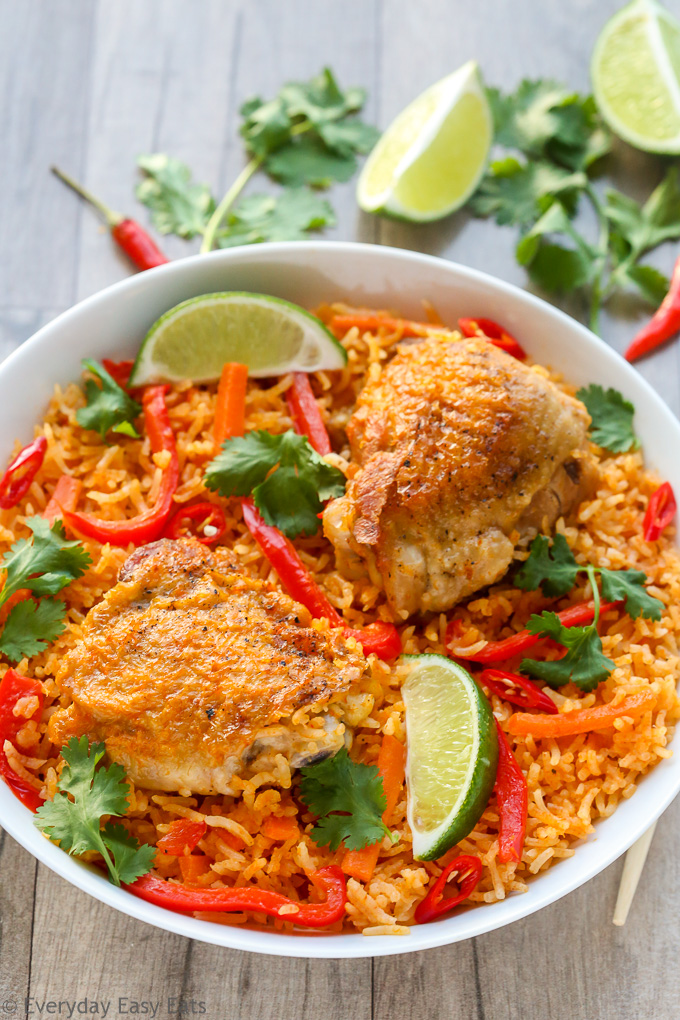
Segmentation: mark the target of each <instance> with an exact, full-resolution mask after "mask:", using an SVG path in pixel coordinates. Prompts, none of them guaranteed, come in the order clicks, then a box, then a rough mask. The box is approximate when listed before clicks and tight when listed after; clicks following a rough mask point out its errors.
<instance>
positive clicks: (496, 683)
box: [477, 669, 557, 715]
mask: <svg viewBox="0 0 680 1020" xmlns="http://www.w3.org/2000/svg"><path fill="white" fill-rule="evenodd" d="M477 679H478V680H479V682H480V684H483V685H484V686H485V687H488V689H489V690H490V691H491V693H492V694H495V695H496V696H497V697H498V698H502V699H503V700H504V701H508V702H509V703H510V704H511V705H517V707H518V708H539V709H541V710H542V711H543V712H549V713H550V714H551V715H556V714H557V705H556V704H555V702H554V701H553V700H552V698H550V697H548V695H547V694H545V693H544V692H543V691H542V690H540V689H539V688H538V687H537V686H536V684H534V683H532V682H531V680H528V679H527V678H526V677H525V676H520V674H519V673H508V672H507V671H506V670H504V669H485V670H483V671H482V673H481V674H480V675H479V677H478V678H477Z"/></svg>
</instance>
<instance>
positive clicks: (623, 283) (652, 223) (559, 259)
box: [470, 81, 680, 330]
mask: <svg viewBox="0 0 680 1020" xmlns="http://www.w3.org/2000/svg"><path fill="white" fill-rule="evenodd" d="M487 94H488V97H489V101H490V104H491V108H492V112H493V117H494V127H495V142H496V144H497V145H499V146H503V147H505V149H506V153H505V157H504V158H502V159H497V160H496V161H494V162H492V163H491V164H490V166H489V170H488V171H487V174H486V176H485V177H484V179H483V180H482V182H481V184H480V187H479V189H478V191H477V192H476V194H475V195H474V196H473V197H472V199H471V203H470V206H471V209H472V211H473V213H474V214H475V215H477V216H493V217H495V219H496V221H497V222H498V223H500V224H508V223H516V224H518V225H519V226H520V229H521V230H522V232H523V236H522V237H521V239H520V241H519V243H518V245H517V253H516V254H517V261H518V262H519V263H520V264H521V265H524V266H526V268H527V271H528V273H529V275H530V276H531V278H532V279H533V280H534V281H535V282H536V283H537V284H538V285H539V286H541V287H543V289H544V290H546V291H548V292H550V293H569V292H571V291H574V290H577V289H580V290H582V291H583V292H584V293H587V294H589V297H590V325H591V328H593V329H595V330H596V329H597V325H598V320H599V312H600V308H601V306H602V304H603V303H604V302H605V301H606V300H607V299H608V298H609V297H610V296H611V295H612V294H613V293H614V292H615V291H616V290H618V289H621V288H629V287H633V288H634V289H636V290H637V291H638V292H639V294H640V296H641V297H642V298H643V300H645V301H647V302H649V303H650V304H652V305H655V306H656V305H658V304H659V302H660V301H661V299H662V298H663V296H664V294H665V293H666V290H667V288H668V280H667V279H666V277H665V276H663V274H662V273H660V272H659V271H658V270H656V269H655V268H654V267H653V266H649V265H643V264H641V262H640V259H642V258H643V257H644V256H645V255H646V254H647V252H649V251H650V250H651V249H652V248H655V247H656V246H657V245H658V244H661V243H663V242H664V241H667V240H671V239H675V238H678V237H680V179H679V175H678V170H677V168H676V167H671V168H670V169H669V170H668V172H667V174H666V176H665V177H664V179H663V181H662V182H661V184H659V185H658V187H657V188H656V189H655V190H654V191H653V192H652V194H651V195H650V197H649V198H648V200H647V201H646V202H645V203H644V205H639V204H638V203H637V202H636V201H635V200H634V199H632V198H630V197H628V196H627V195H624V194H623V193H621V192H620V191H616V190H615V189H613V188H608V189H605V190H599V189H597V188H596V186H595V184H594V174H595V164H596V163H597V161H598V160H599V159H600V158H601V157H602V156H604V155H606V154H607V153H608V152H609V150H610V147H611V135H610V133H609V131H608V129H607V128H606V127H605V125H604V124H603V122H602V120H601V119H600V117H599V114H598V113H597V109H596V106H595V103H594V101H593V98H592V96H580V95H578V94H577V93H575V92H570V91H569V90H567V89H565V88H563V87H562V86H561V85H559V84H557V83H555V82H552V81H523V82H522V83H521V85H520V86H519V87H518V88H517V90H516V91H515V92H514V93H509V94H507V95H504V94H502V93H501V92H500V91H499V90H498V89H488V90H487ZM581 198H585V199H586V200H587V201H588V202H589V203H590V206H591V208H592V210H593V212H594V214H595V219H596V221H597V230H596V235H595V236H592V237H590V236H586V235H584V234H583V233H582V232H581V231H580V230H577V229H576V227H575V226H574V223H573V220H574V217H575V216H576V214H577V212H578V211H579V206H580V200H581Z"/></svg>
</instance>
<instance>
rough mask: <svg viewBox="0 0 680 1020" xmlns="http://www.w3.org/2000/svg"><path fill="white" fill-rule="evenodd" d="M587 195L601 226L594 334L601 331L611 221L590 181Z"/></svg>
mask: <svg viewBox="0 0 680 1020" xmlns="http://www.w3.org/2000/svg"><path fill="white" fill-rule="evenodd" d="M584 191H585V194H586V195H587V196H588V198H589V199H590V203H591V205H592V207H593V209H594V210H595V215H596V216H597V221H598V224H599V236H598V239H597V249H596V250H597V253H598V256H599V259H598V270H597V273H596V274H595V278H594V279H593V283H592V291H591V296H590V315H589V323H588V324H589V326H590V329H591V330H592V332H593V333H598V334H599V331H600V309H601V308H602V302H603V298H604V291H603V289H602V274H603V271H604V269H605V264H606V261H607V253H608V252H609V220H608V219H607V216H606V213H605V210H604V206H603V205H602V202H601V201H600V197H599V195H598V194H597V192H596V191H595V189H594V188H593V186H592V184H591V183H590V181H589V182H588V183H587V184H586V186H585V189H584Z"/></svg>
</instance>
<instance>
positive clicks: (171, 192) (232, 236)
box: [137, 68, 379, 251]
mask: <svg viewBox="0 0 680 1020" xmlns="http://www.w3.org/2000/svg"><path fill="white" fill-rule="evenodd" d="M365 100H366V93H365V92H364V90H363V89H358V88H350V89H347V90H343V89H341V88H340V86H339V85H338V83H337V81H336V80H335V77H334V76H333V73H332V72H331V71H330V70H329V69H328V68H325V69H324V70H323V71H322V72H321V74H319V75H317V76H316V77H314V78H312V79H311V80H310V81H308V82H289V83H288V84H287V85H284V86H283V87H282V88H281V89H280V91H279V92H278V94H277V95H276V96H275V97H274V99H270V100H264V99H261V98H260V97H255V98H253V99H249V100H247V102H245V103H244V104H243V106H242V107H241V116H242V118H243V121H242V124H241V128H240V134H241V136H242V138H243V140H244V144H245V147H246V150H247V152H248V155H249V156H250V162H249V163H248V164H247V166H245V167H244V169H243V170H242V171H241V173H240V174H239V175H238V177H237V178H236V180H235V181H234V183H233V184H232V186H231V187H230V188H229V190H228V191H227V193H226V195H225V196H224V198H223V199H222V201H221V202H220V203H219V206H218V205H217V203H216V201H215V199H214V198H213V196H212V194H211V192H210V189H209V188H208V187H207V185H205V184H199V183H197V182H195V181H194V180H193V179H192V175H191V171H190V169H189V167H187V166H186V165H185V164H184V163H181V162H180V161H179V160H177V159H173V158H172V157H169V156H167V155H165V154H164V153H154V154H152V155H145V156H141V157H140V158H139V160H138V163H139V166H140V168H141V169H142V170H143V171H144V173H145V175H146V176H145V179H144V180H143V181H141V183H140V184H139V185H138V187H137V197H138V198H139V200H140V201H141V202H143V203H144V204H145V205H146V206H148V208H149V209H150V210H151V216H152V221H153V223H154V226H155V227H156V229H157V230H158V231H159V232H160V233H161V234H177V235H178V236H179V237H184V238H191V237H195V236H196V235H201V236H202V238H203V241H202V245H201V251H210V249H212V248H214V247H220V248H227V247H232V246H234V245H241V244H257V243H259V242H261V241H283V240H299V239H300V238H303V237H305V235H306V234H307V233H308V232H309V231H312V230H320V229H322V228H323V227H326V226H333V224H334V223H335V214H334V212H333V208H332V206H331V205H330V203H329V202H327V201H325V200H323V199H321V198H320V197H319V196H318V195H315V194H314V193H313V192H311V191H309V190H308V188H310V187H312V188H327V187H329V185H330V184H332V182H333V181H347V180H349V178H350V177H351V176H352V175H353V174H354V173H355V172H356V169H357V155H363V154H365V153H367V152H370V150H371V149H372V148H373V146H374V144H375V142H376V141H377V139H378V137H379V133H378V132H377V131H376V130H375V128H373V127H371V126H370V125H368V124H365V123H364V122H363V121H361V120H360V119H359V118H358V117H357V113H358V111H359V110H361V108H362V106H363V105H364V102H365ZM260 169H262V170H263V171H264V172H265V173H267V174H268V176H269V177H270V178H271V179H272V180H274V181H277V182H278V183H280V184H283V185H284V187H285V190H284V191H283V192H282V193H279V194H275V195H264V194H256V195H251V196H249V197H248V198H246V199H244V200H242V201H240V202H239V203H238V204H236V202H237V199H238V197H239V196H240V194H241V192H242V191H243V188H244V187H245V185H246V184H247V183H248V181H249V180H250V178H251V177H252V176H253V174H255V173H256V172H257V171H258V170H260Z"/></svg>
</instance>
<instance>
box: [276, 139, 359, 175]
mask: <svg viewBox="0 0 680 1020" xmlns="http://www.w3.org/2000/svg"><path fill="white" fill-rule="evenodd" d="M265 168H266V170H267V173H268V174H270V175H271V176H272V177H274V178H276V180H277V181H281V183H282V184H286V185H288V186H289V187H295V188H297V187H300V186H301V185H303V184H311V185H313V186H314V187H317V188H325V187H328V185H329V184H330V183H331V182H332V181H348V180H349V179H350V177H351V176H352V174H353V173H354V171H355V170H356V168H357V161H356V158H355V157H354V154H353V153H352V152H351V151H350V152H349V153H347V154H345V153H343V154H340V153H338V152H334V151H332V150H331V149H329V148H328V146H326V145H324V143H323V142H322V141H321V139H320V138H316V137H310V136H309V135H301V136H299V137H298V138H292V139H291V140H290V141H289V142H288V143H287V144H286V145H283V146H281V148H279V149H277V150H276V152H274V153H272V155H271V156H269V158H268V159H267V161H266V163H265Z"/></svg>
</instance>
